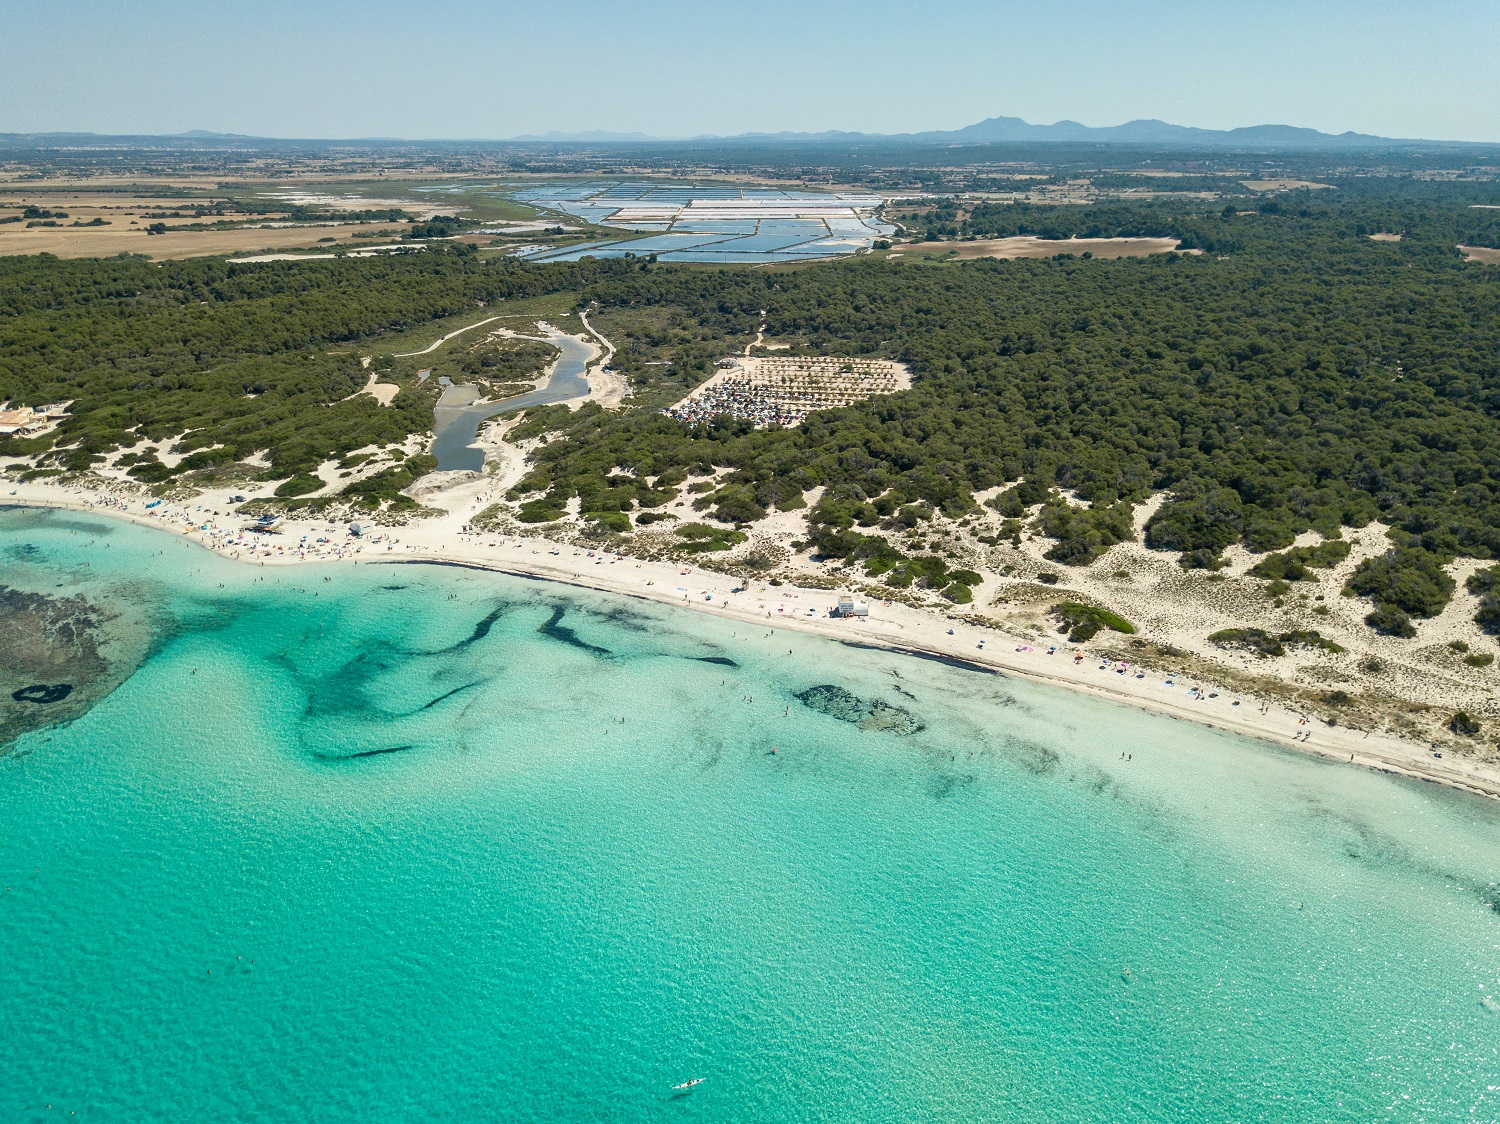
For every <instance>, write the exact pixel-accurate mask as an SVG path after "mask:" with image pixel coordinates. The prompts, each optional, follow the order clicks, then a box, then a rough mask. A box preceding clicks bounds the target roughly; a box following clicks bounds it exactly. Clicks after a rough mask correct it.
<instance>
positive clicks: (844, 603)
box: [833, 596, 870, 617]
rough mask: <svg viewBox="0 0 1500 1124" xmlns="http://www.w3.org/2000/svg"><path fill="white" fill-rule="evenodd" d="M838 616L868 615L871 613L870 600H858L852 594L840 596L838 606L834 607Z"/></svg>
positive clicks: (834, 612) (835, 614)
mask: <svg viewBox="0 0 1500 1124" xmlns="http://www.w3.org/2000/svg"><path fill="white" fill-rule="evenodd" d="M833 615H834V616H836V617H868V616H869V615H870V603H869V602H868V601H856V600H855V599H854V598H853V597H852V596H846V597H840V598H839V604H838V608H836V609H834V611H833Z"/></svg>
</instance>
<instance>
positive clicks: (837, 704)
mask: <svg viewBox="0 0 1500 1124" xmlns="http://www.w3.org/2000/svg"><path fill="white" fill-rule="evenodd" d="M796 698H797V701H798V702H800V703H801V704H802V705H803V706H805V707H807V708H808V709H810V710H816V711H817V712H818V713H820V714H826V715H828V717H830V718H837V719H838V720H839V721H840V722H848V723H850V724H851V725H854V726H858V727H859V728H860V729H861V730H883V731H885V732H886V733H890V734H901V735H906V734H915V733H916V732H917V731H919V730H921V729H922V723H921V722H920V721H918V719H917V717H916V715H914V714H912V712H911V711H909V710H907V709H906V708H905V707H901V706H896V705H894V704H893V703H888V702H886V701H885V700H884V699H862V698H860V697H859V696H858V695H856V694H854V693H853V692H851V691H846V690H844V688H842V687H838V686H835V685H834V684H832V683H822V684H819V685H818V686H816V687H809V688H807V690H805V691H798V692H797V695H796Z"/></svg>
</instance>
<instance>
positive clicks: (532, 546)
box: [0, 480, 1500, 798]
mask: <svg viewBox="0 0 1500 1124" xmlns="http://www.w3.org/2000/svg"><path fill="white" fill-rule="evenodd" d="M7 491H10V493H11V494H10V495H8V496H5V495H0V502H4V503H8V504H13V505H17V506H31V507H47V508H56V509H63V510H73V511H80V512H87V513H89V514H94V515H104V516H109V517H111V518H117V519H125V520H128V521H130V522H133V523H139V524H142V525H146V526H154V527H156V528H157V529H159V530H165V531H169V532H171V533H173V534H176V535H178V536H180V537H183V538H186V539H189V540H190V541H193V542H196V543H198V544H199V545H203V546H206V547H207V548H208V549H210V550H214V551H215V552H216V553H218V554H220V555H223V556H225V557H229V558H232V559H237V560H239V561H242V562H244V563H245V564H247V565H256V564H259V565H262V566H264V565H274V566H286V565H296V564H298V563H302V562H312V563H330V562H345V563H352V564H357V563H359V562H365V563H366V564H371V563H377V564H390V563H445V564H449V565H456V566H464V567H469V568H473V569H481V570H491V571H494V572H497V573H503V574H509V575H513V576H517V577H526V578H535V579H539V580H543V581H549V582H555V583H558V584H562V585H570V586H577V587H581V588H585V589H590V590H596V591H600V592H605V593H612V594H623V595H626V596H630V597H638V598H642V599H645V600H650V601H656V602H661V603H665V604H674V605H679V606H684V607H688V608H692V609H695V610H697V611H701V612H707V613H711V614H713V615H716V616H721V617H731V618H734V619H737V620H742V621H745V622H747V623H757V624H762V625H763V624H766V623H767V622H772V623H773V624H774V625H775V626H776V627H785V628H793V629H796V630H797V631H799V632H806V633H810V634H814V635H818V636H822V637H825V638H828V639H832V640H836V641H840V642H842V643H846V644H853V645H858V646H862V647H874V648H880V649H884V650H888V651H892V652H897V653H903V654H907V655H912V656H919V657H923V658H929V659H937V660H942V661H944V662H948V663H951V664H955V665H958V666H964V667H968V668H972V669H974V670H976V671H987V672H990V673H994V674H1006V675H1019V676H1023V677H1025V678H1027V679H1030V680H1033V681H1036V682H1040V683H1048V684H1052V685H1054V686H1058V687H1063V688H1066V689H1068V690H1074V691H1083V692H1086V693H1088V694H1091V695H1094V696H1095V697H1099V698H1105V699H1109V700H1111V701H1114V702H1117V703H1123V704H1125V705H1129V706H1134V707H1138V708H1140V709H1143V710H1148V711H1151V712H1154V713H1157V714H1162V715H1166V716H1168V717H1172V718H1178V719H1181V720H1184V721H1190V722H1194V723H1197V724H1199V725H1202V726H1206V727H1209V728H1211V729H1219V730H1225V731H1228V732H1232V733H1236V734H1243V735H1245V736H1248V737H1252V738H1256V739H1259V740H1261V741H1264V742H1270V743H1273V744H1276V745H1281V746H1286V747H1290V748H1293V749H1296V750H1298V751H1300V752H1303V753H1310V754H1314V755H1316V756H1319V757H1323V758H1325V759H1329V760H1335V761H1340V762H1343V763H1345V764H1351V763H1352V764H1354V765H1358V766H1361V767H1364V768H1370V769H1378V770H1380V771H1381V772H1385V773H1390V774H1395V775H1399V776H1404V777H1410V778H1413V779H1418V780H1424V781H1430V782H1433V783H1438V784H1443V785H1448V786H1451V787H1454V788H1458V789H1462V790H1465V791H1468V792H1471V793H1475V794H1479V795H1483V796H1488V797H1492V798H1500V769H1496V768H1494V767H1492V766H1490V765H1488V764H1487V763H1485V762H1482V761H1477V760H1473V759H1469V758H1465V757H1462V756H1454V755H1452V754H1451V751H1450V752H1449V753H1445V755H1444V756H1443V757H1442V758H1438V757H1435V756H1434V751H1433V750H1432V749H1431V747H1429V746H1427V745H1424V744H1421V743H1417V742H1414V741H1408V740H1405V739H1401V738H1398V737H1394V736H1392V735H1390V734H1387V733H1383V732H1376V731H1368V732H1367V731H1363V730H1358V729H1353V728H1350V727H1346V726H1327V725H1325V724H1324V723H1322V722H1318V721H1316V720H1314V719H1313V718H1312V717H1311V716H1309V715H1304V714H1302V713H1300V712H1298V711H1296V710H1293V709H1289V708H1288V707H1286V706H1285V705H1283V704H1281V703H1278V702H1276V701H1273V700H1262V699H1259V698H1255V697H1253V696H1251V695H1248V694H1246V695H1237V694H1236V693H1235V692H1234V691H1233V690H1228V689H1224V688H1221V687H1216V685H1215V684H1214V683H1213V682H1212V681H1211V680H1209V679H1203V678H1199V679H1190V678H1189V677H1186V676H1182V677H1177V678H1176V679H1175V680H1174V678H1173V677H1172V676H1170V675H1164V674H1163V673H1161V672H1158V671H1147V670H1146V669H1144V668H1140V667H1138V666H1137V665H1131V666H1128V667H1126V666H1124V665H1122V664H1120V662H1119V661H1118V660H1108V659H1106V658H1105V657H1103V656H1100V655H1099V654H1097V649H1094V648H1093V646H1091V645H1082V646H1079V647H1077V648H1071V647H1068V646H1066V645H1064V644H1063V643H1062V642H1061V641H1060V640H1059V642H1058V643H1057V644H1056V646H1055V647H1056V650H1055V652H1053V653H1052V654H1049V653H1048V652H1047V651H1046V647H1050V646H1051V645H1044V646H1038V644H1039V643H1040V642H1036V641H1032V642H1028V640H1027V639H1026V638H1023V637H1018V636H1014V635H1010V634H1007V633H1005V632H1002V631H999V630H997V629H995V628H993V627H988V626H978V625H974V624H966V623H965V622H963V621H962V620H955V619H950V618H946V617H940V616H938V615H936V614H935V613H933V612H930V611H927V610H923V609H918V608H912V607H908V606H904V605H900V604H895V603H891V604H885V605H882V604H872V605H871V616H870V617H869V618H865V619H860V620H850V619H839V618H834V617H830V616H829V615H828V610H829V609H830V608H831V607H832V606H833V604H834V602H835V601H836V600H837V595H836V593H835V592H834V591H830V590H823V589H809V588H804V587H797V586H793V585H782V586H779V587H772V586H769V585H763V584H762V583H760V582H754V581H752V582H750V583H748V585H749V588H744V589H740V588H739V586H738V584H737V581H738V579H735V578H731V577H729V576H727V575H724V574H720V573H717V572H715V571H712V570H700V569H698V568H696V567H692V566H688V565H684V564H680V563H676V562H663V561H647V560H639V559H634V558H630V557H628V556H621V555H614V554H601V553H599V552H597V551H590V550H587V549H586V548H584V547H577V546H573V545H571V544H567V543H561V542H552V541H550V540H547V539H544V538H540V537H534V536H524V537H518V536H516V535H514V534H499V533H493V534H490V533H486V534H465V533H460V532H455V531H453V530H452V529H451V528H447V527H444V526H441V525H434V524H441V523H442V522H443V521H441V520H432V521H429V525H426V526H424V525H423V523H421V522H418V523H414V524H411V525H408V526H403V527H395V528H379V527H376V528H372V529H371V533H370V536H369V537H368V538H365V539H354V538H351V537H349V536H348V535H347V532H346V531H345V529H344V528H342V527H340V528H338V529H337V530H335V529H334V528H333V527H332V526H331V525H330V524H329V522H328V521H327V520H324V519H301V520H288V521H287V522H286V524H285V526H284V528H283V530H282V532H281V533H280V534H279V535H275V536H246V535H245V534H244V533H243V532H242V530H241V528H242V527H243V526H244V525H245V524H246V523H247V522H248V520H246V519H245V518H244V517H242V516H235V515H232V514H231V513H230V512H229V510H228V508H227V506H225V505H224V503H223V501H219V502H218V503H217V504H215V502H214V499H213V498H212V497H209V496H204V497H199V499H198V500H197V502H194V503H188V504H180V503H163V504H161V505H159V506H158V507H156V508H154V509H152V510H150V511H148V510H146V508H145V504H146V503H147V502H149V501H148V500H147V499H145V498H143V497H142V496H141V495H139V494H131V493H130V492H129V491H128V489H124V488H122V489H120V492H119V493H112V492H106V491H94V490H91V489H84V488H80V487H78V486H76V485H63V484H57V483H49V482H47V481H41V480H38V481H32V482H29V483H23V484H17V485H16V486H15V487H14V488H13V489H7ZM215 507H217V508H218V509H219V510H221V511H223V514H222V515H218V516H215V515H213V514H211V512H212V511H213V510H214V509H215ZM205 528H207V529H205ZM302 536H306V537H305V538H303V537H302ZM318 538H323V539H325V540H326V541H324V542H321V543H320V542H318V541H317V539H318ZM252 542H253V544H254V545H253V547H252V546H251V545H249V544H251V543H252ZM809 610H811V612H809ZM1079 657H1081V658H1079ZM1194 686H1201V688H1202V690H1201V691H1199V692H1197V693H1196V694H1192V693H1190V690H1189V689H1190V688H1192V687H1194ZM1304 738H1305V739H1306V740H1303V739H1304Z"/></svg>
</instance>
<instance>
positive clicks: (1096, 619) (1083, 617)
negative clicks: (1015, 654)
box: [1052, 601, 1135, 644]
mask: <svg viewBox="0 0 1500 1124" xmlns="http://www.w3.org/2000/svg"><path fill="white" fill-rule="evenodd" d="M1052 615H1053V616H1054V617H1056V618H1057V620H1058V621H1059V623H1061V625H1062V628H1061V629H1059V631H1061V632H1066V633H1067V634H1068V639H1069V640H1070V641H1072V642H1073V643H1075V644H1081V643H1082V642H1083V641H1085V640H1091V639H1093V637H1094V636H1095V635H1096V634H1097V633H1098V632H1099V631H1100V630H1101V629H1105V628H1107V629H1110V630H1111V631H1113V632H1122V633H1126V634H1133V633H1134V632H1135V625H1133V624H1131V623H1130V622H1129V621H1127V620H1126V619H1125V618H1124V617H1122V616H1120V615H1119V614H1118V613H1112V612H1110V611H1109V610H1108V609H1101V608H1099V607H1098V606H1097V605H1085V604H1082V603H1081V602H1078V601H1059V602H1058V603H1057V604H1056V605H1054V606H1052Z"/></svg>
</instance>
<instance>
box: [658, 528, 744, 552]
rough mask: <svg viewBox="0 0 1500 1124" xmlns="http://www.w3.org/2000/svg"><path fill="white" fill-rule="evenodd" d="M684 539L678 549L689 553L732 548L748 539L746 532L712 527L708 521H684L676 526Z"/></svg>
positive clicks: (679, 534)
mask: <svg viewBox="0 0 1500 1124" xmlns="http://www.w3.org/2000/svg"><path fill="white" fill-rule="evenodd" d="M674 530H675V531H676V532H677V536H678V537H679V538H680V539H682V540H683V541H682V542H681V543H679V544H678V549H680V550H685V551H687V552H688V553H689V554H707V553H710V552H715V551H721V550H732V549H734V547H736V546H738V545H739V544H740V543H742V542H744V541H745V539H746V537H747V536H746V535H745V532H743V531H735V530H731V529H729V528H727V527H710V526H709V525H708V524H707V523H684V524H682V526H680V527H676V528H674Z"/></svg>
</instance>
